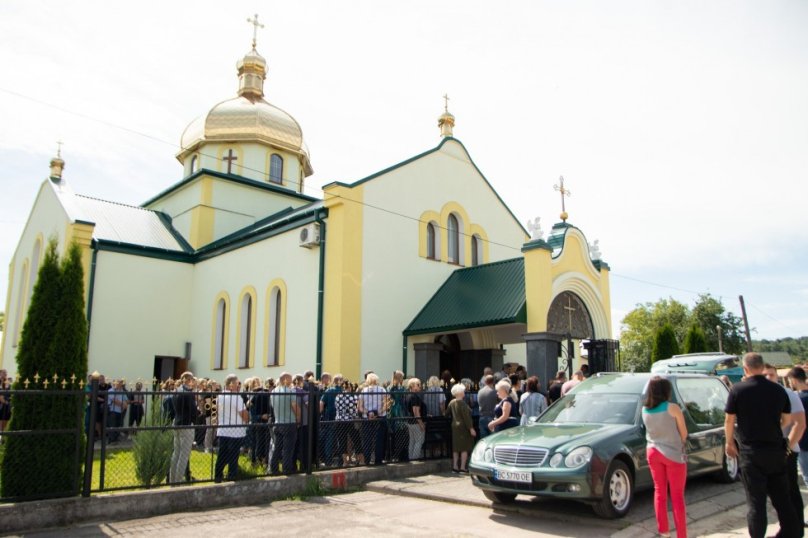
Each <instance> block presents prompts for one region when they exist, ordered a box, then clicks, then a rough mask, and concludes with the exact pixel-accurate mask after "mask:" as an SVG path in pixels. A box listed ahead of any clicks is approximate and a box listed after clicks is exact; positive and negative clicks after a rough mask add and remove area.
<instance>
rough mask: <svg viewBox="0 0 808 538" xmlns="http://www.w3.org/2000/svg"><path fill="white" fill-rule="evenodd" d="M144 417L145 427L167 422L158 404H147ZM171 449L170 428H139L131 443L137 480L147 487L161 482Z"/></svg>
mask: <svg viewBox="0 0 808 538" xmlns="http://www.w3.org/2000/svg"><path fill="white" fill-rule="evenodd" d="M144 418H145V420H144V425H145V426H146V427H151V426H166V425H168V423H169V420H168V418H166V417H164V416H163V413H162V410H161V409H160V406H159V405H151V406H149V412H148V413H147V414H146V417H144ZM173 450H174V436H173V435H172V434H171V431H170V430H165V429H155V430H149V429H144V430H139V431H138V434H137V435H136V436H135V441H134V443H133V445H132V455H133V457H134V459H135V476H136V477H137V479H138V481H139V482H140V483H141V484H142V485H144V486H146V487H147V488H150V487H154V486H157V485H159V484H160V483H162V482H163V480H165V479H166V476H167V475H168V468H169V467H170V466H171V453H172V452H173Z"/></svg>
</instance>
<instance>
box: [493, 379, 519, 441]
mask: <svg viewBox="0 0 808 538" xmlns="http://www.w3.org/2000/svg"><path fill="white" fill-rule="evenodd" d="M496 389H497V397H498V398H499V403H498V404H497V406H496V407H495V408H494V420H492V421H491V422H489V423H488V429H489V431H492V432H501V431H502V430H507V429H508V428H513V427H514V426H516V425H518V424H519V421H518V420H517V419H516V418H514V417H513V416H511V411H512V409H513V400H512V399H511V397H510V396H511V384H510V383H508V382H507V381H505V380H504V379H503V380H502V381H500V382H499V383H497V384H496Z"/></svg>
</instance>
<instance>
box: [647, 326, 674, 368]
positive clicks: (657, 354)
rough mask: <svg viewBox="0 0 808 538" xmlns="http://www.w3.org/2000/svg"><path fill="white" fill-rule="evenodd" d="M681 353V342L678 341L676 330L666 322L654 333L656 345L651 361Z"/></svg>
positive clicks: (652, 350)
mask: <svg viewBox="0 0 808 538" xmlns="http://www.w3.org/2000/svg"><path fill="white" fill-rule="evenodd" d="M678 354H679V343H678V342H677V341H676V332H674V330H673V327H672V326H671V324H670V323H666V324H664V325H663V326H662V327H660V328H659V329H657V331H656V333H655V334H654V346H653V348H652V349H651V363H655V362H656V361H658V360H663V359H669V358H671V357H673V356H674V355H678Z"/></svg>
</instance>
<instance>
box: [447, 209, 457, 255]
mask: <svg viewBox="0 0 808 538" xmlns="http://www.w3.org/2000/svg"><path fill="white" fill-rule="evenodd" d="M446 231H447V234H448V240H449V242H448V247H449V263H456V264H460V226H459V225H458V223H457V217H455V216H454V214H452V215H449V219H448V221H447V223H446Z"/></svg>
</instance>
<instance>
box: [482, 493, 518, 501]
mask: <svg viewBox="0 0 808 538" xmlns="http://www.w3.org/2000/svg"><path fill="white" fill-rule="evenodd" d="M483 495H485V498H486V499H488V500H489V501H491V502H495V503H499V504H511V503H512V502H513V501H515V500H516V493H503V492H501V491H489V490H487V489H484V490H483Z"/></svg>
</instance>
